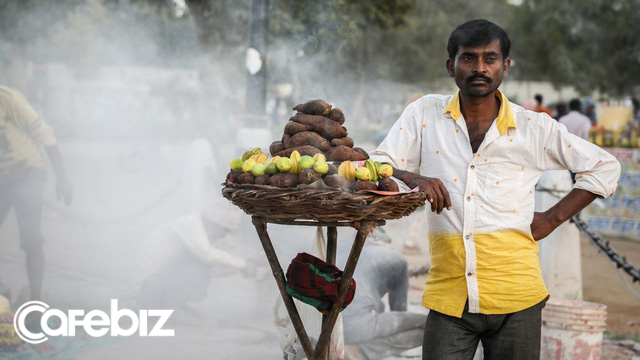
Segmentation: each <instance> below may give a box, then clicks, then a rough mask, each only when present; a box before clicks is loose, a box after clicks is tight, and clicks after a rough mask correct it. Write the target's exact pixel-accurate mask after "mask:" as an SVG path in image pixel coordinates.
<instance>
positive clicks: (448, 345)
mask: <svg viewBox="0 0 640 360" xmlns="http://www.w3.org/2000/svg"><path fill="white" fill-rule="evenodd" d="M447 50H448V53H449V58H448V59H447V61H446V67H447V71H448V73H449V76H450V77H452V78H454V79H455V82H456V85H457V86H458V88H459V92H458V93H457V94H455V95H453V96H452V95H448V96H446V95H427V96H425V97H423V98H421V99H420V100H417V101H415V102H413V103H411V104H410V105H409V106H408V107H407V108H406V109H405V111H404V112H403V114H402V115H401V117H400V118H399V119H398V121H397V122H396V124H395V125H394V126H393V127H392V129H391V130H390V132H389V134H388V135H387V137H386V138H385V140H383V142H382V143H381V144H380V146H379V147H378V148H377V150H376V151H375V152H374V154H373V156H372V159H374V160H375V161H381V162H386V163H389V164H391V165H392V166H393V167H394V168H395V169H396V170H395V171H394V176H396V177H397V178H399V179H400V180H402V181H403V182H405V183H406V184H407V185H408V186H409V187H411V188H415V187H419V188H420V189H421V190H422V191H424V192H426V193H427V198H428V200H429V202H430V204H431V210H432V213H429V218H428V220H429V230H430V237H429V249H430V253H431V269H430V270H429V277H428V280H427V282H426V284H425V292H424V295H423V299H422V304H423V306H425V307H427V308H429V309H431V311H430V312H429V316H428V319H427V322H426V327H425V334H424V342H423V359H471V358H473V354H474V352H475V350H476V347H477V345H478V341H482V345H483V347H484V354H485V359H538V358H539V353H540V332H541V310H542V308H543V307H544V305H545V301H546V299H547V298H548V292H547V289H546V287H545V285H544V282H543V280H542V274H541V272H540V265H539V260H538V244H537V243H536V241H538V240H540V239H543V238H544V237H546V236H547V235H549V234H550V233H551V232H552V231H553V230H554V229H555V228H556V227H558V226H559V225H560V224H562V223H563V222H564V221H565V220H567V219H569V218H570V217H571V216H573V215H574V214H576V213H577V212H579V211H580V210H581V209H582V208H584V207H585V206H587V205H588V204H589V203H591V202H592V201H593V200H594V199H595V198H597V197H607V196H610V195H611V194H613V192H614V191H615V188H616V182H617V179H618V177H619V175H620V164H619V163H618V161H617V160H616V159H615V158H614V157H613V156H611V155H610V154H609V153H607V152H605V151H603V150H602V149H600V148H599V147H597V146H595V145H593V144H591V143H589V142H587V141H584V140H582V139H580V138H577V137H575V136H573V135H571V134H569V133H568V132H567V131H566V128H565V127H564V126H560V125H559V124H558V122H557V121H555V120H554V119H552V118H551V117H549V116H548V115H547V114H545V113H537V112H533V111H528V110H525V109H524V108H522V107H521V106H518V105H516V104H513V103H510V102H509V101H508V99H507V97H506V96H505V95H504V94H503V93H501V92H500V91H499V90H498V87H499V86H500V84H501V83H502V79H503V78H504V77H505V76H507V74H508V72H509V67H510V65H511V60H510V59H509V50H510V40H509V37H508V35H507V34H506V32H505V31H504V30H502V29H501V28H500V27H499V26H497V25H495V24H493V23H491V22H489V21H486V20H472V21H469V22H467V23H465V24H462V25H460V26H458V27H457V28H456V29H455V30H454V31H453V32H452V34H451V36H450V38H449V41H448V45H447ZM567 168H568V169H571V170H572V171H574V172H576V173H577V174H578V176H577V178H576V184H575V186H574V188H573V190H572V191H571V192H570V193H569V194H567V196H565V198H564V199H562V200H561V201H559V202H558V204H557V205H555V206H553V207H552V208H550V209H549V210H547V211H545V212H542V213H534V191H535V185H536V182H537V181H538V179H539V178H540V176H541V174H542V173H543V172H544V171H545V170H548V169H567ZM415 170H419V174H418V173H415V172H414V171H415ZM444 209H447V211H443V210H444Z"/></svg>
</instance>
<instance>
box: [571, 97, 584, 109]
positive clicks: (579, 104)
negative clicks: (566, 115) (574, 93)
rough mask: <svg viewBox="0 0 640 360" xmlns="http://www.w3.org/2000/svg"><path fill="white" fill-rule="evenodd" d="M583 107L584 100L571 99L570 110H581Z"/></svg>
mask: <svg viewBox="0 0 640 360" xmlns="http://www.w3.org/2000/svg"><path fill="white" fill-rule="evenodd" d="M581 108H582V101H580V99H571V101H569V109H570V110H575V111H580V109H581Z"/></svg>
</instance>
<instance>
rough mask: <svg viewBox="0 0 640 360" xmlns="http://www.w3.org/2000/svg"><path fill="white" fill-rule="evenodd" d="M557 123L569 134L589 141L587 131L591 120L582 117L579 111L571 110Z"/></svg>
mask: <svg viewBox="0 0 640 360" xmlns="http://www.w3.org/2000/svg"><path fill="white" fill-rule="evenodd" d="M558 122H559V123H560V124H562V125H564V126H566V127H567V130H569V132H570V133H572V134H574V135H576V136H579V137H581V138H583V139H585V140H589V129H590V128H591V120H590V119H589V118H588V117H586V116H585V115H582V114H581V113H580V112H579V111H576V110H572V111H570V112H569V113H568V114H567V115H564V116H562V117H561V118H560V119H558Z"/></svg>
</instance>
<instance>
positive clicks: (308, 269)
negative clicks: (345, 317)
mask: <svg viewBox="0 0 640 360" xmlns="http://www.w3.org/2000/svg"><path fill="white" fill-rule="evenodd" d="M342 273H343V272H342V270H340V269H338V268H337V267H336V266H335V265H331V264H329V263H327V262H325V261H323V260H321V259H319V258H317V257H315V256H313V255H310V254H307V253H298V255H296V257H295V258H293V260H292V261H291V264H289V268H287V284H286V290H287V293H289V295H291V296H292V297H294V298H296V299H298V300H300V301H302V302H304V303H305V304H309V305H311V306H313V307H315V308H316V309H318V310H319V311H320V312H321V313H323V314H327V313H328V312H329V310H330V309H331V305H333V303H335V302H337V301H338V286H339V284H340V279H342ZM355 293H356V281H355V280H354V279H351V284H350V285H349V288H348V290H347V296H346V297H345V299H344V302H343V303H342V309H341V310H344V309H345V308H346V307H347V305H349V304H350V303H351V301H352V300H353V297H354V296H355Z"/></svg>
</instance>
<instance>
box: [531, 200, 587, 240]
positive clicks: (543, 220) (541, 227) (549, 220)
mask: <svg viewBox="0 0 640 360" xmlns="http://www.w3.org/2000/svg"><path fill="white" fill-rule="evenodd" d="M597 197H598V196H597V195H596V194H594V193H591V192H589V191H586V190H582V189H575V188H574V189H573V190H571V192H570V193H568V194H567V196H565V197H563V198H562V199H561V200H560V201H558V203H557V204H555V205H554V206H552V207H551V208H550V209H549V210H547V211H545V212H541V213H538V212H537V213H534V216H533V222H532V223H531V235H532V236H533V238H534V239H535V240H536V241H537V240H540V239H544V238H545V237H547V236H548V235H549V234H551V233H552V232H553V231H554V230H555V229H556V228H558V226H560V225H562V223H563V222H565V221H567V220H568V219H570V218H571V217H572V216H573V215H575V214H577V213H578V212H580V210H582V209H584V208H585V207H586V206H587V205H589V204H590V203H591V202H592V201H593V200H595V199H596V198H597Z"/></svg>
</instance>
